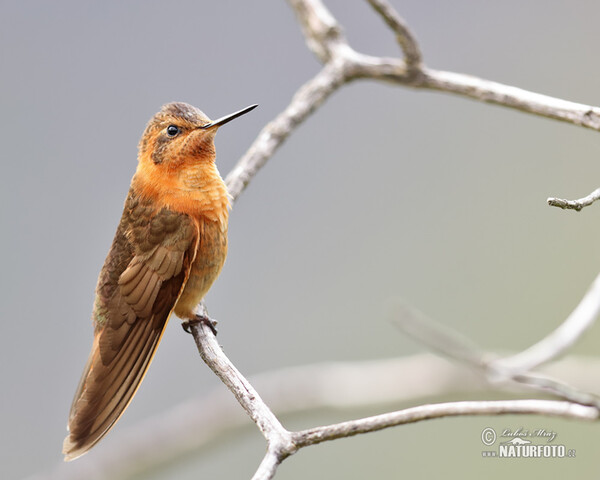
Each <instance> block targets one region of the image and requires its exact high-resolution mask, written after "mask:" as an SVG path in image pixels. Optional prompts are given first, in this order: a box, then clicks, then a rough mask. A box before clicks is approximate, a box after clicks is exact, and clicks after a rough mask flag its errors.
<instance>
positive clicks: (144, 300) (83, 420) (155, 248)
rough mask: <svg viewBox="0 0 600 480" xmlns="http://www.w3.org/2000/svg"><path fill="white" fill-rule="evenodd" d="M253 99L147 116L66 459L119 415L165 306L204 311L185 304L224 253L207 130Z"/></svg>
mask: <svg viewBox="0 0 600 480" xmlns="http://www.w3.org/2000/svg"><path fill="white" fill-rule="evenodd" d="M256 106H257V105H252V106H250V107H247V108H245V109H243V110H240V111H238V112H235V113H233V114H231V115H227V116H225V117H222V118H220V119H218V120H215V121H211V120H210V119H209V118H208V117H207V116H206V115H205V114H204V113H202V112H201V111H200V110H198V109H197V108H195V107H193V106H191V105H188V104H186V103H169V104H167V105H164V106H163V107H162V109H161V110H160V112H158V113H157V114H156V115H154V117H152V119H151V120H150V122H149V123H148V125H147V127H146V130H145V131H144V134H143V135H142V138H141V140H140V143H139V154H138V166H137V170H136V172H135V175H134V176H133V179H132V180H131V187H130V189H129V193H128V195H127V199H126V200H125V207H124V210H123V216H122V217H121V221H120V223H119V226H118V228H117V233H116V234H115V238H114V240H113V243H112V246H111V248H110V251H109V252H108V256H107V257H106V260H105V262H104V266H103V267H102V270H101V272H100V276H99V278H98V284H97V286H96V297H95V301H94V307H93V312H92V321H93V324H94V343H93V345H92V351H91V353H90V356H89V358H88V361H87V364H86V366H85V369H84V371H83V375H82V377H81V380H80V381H79V386H78V387H77V391H76V393H75V398H74V399H73V404H72V405H71V412H70V414H69V424H68V427H67V428H68V430H69V435H68V436H67V437H66V438H65V441H64V443H63V453H64V454H65V460H66V461H69V460H73V459H75V458H77V457H79V456H81V455H83V454H84V453H86V452H87V451H88V450H89V449H90V448H92V447H93V446H94V445H95V444H96V443H97V442H98V441H99V440H100V439H101V438H102V437H103V436H104V435H106V433H107V432H108V431H109V430H110V429H111V428H112V427H113V425H114V424H115V423H116V421H117V420H118V419H119V418H120V417H121V415H122V414H123V412H124V411H125V409H126V408H127V406H128V405H129V402H131V399H132V398H133V396H134V395H135V392H136V391H137V389H138V388H139V386H140V383H141V381H142V379H143V378H144V375H145V374H146V371H147V370H148V366H149V365H150V362H151V361H152V358H153V356H154V354H155V352H156V348H157V346H158V343H159V342H160V339H161V337H162V334H163V332H164V330H165V326H166V324H167V321H168V319H169V315H170V314H171V312H173V311H174V312H175V314H176V315H177V316H178V317H179V318H181V319H182V320H184V323H186V322H193V321H207V320H208V319H207V318H206V317H204V316H202V315H199V314H197V313H196V311H195V309H196V306H197V305H198V304H199V303H200V301H201V300H202V299H203V298H204V296H205V295H206V293H207V292H208V289H209V288H210V287H211V285H212V283H213V282H214V281H215V279H216V278H217V276H218V275H219V273H220V272H221V268H222V267H223V263H224V262H225V257H226V255H227V220H228V216H229V215H228V208H229V196H228V193H227V188H226V186H225V183H224V182H223V180H222V179H221V176H220V175H219V172H218V170H217V167H216V165H215V146H214V138H215V134H216V132H217V129H218V128H219V127H220V126H221V125H224V124H225V123H227V122H229V121H231V120H233V119H234V118H237V117H239V116H241V115H243V114H245V113H247V112H249V111H250V110H252V109H254V108H255V107H256Z"/></svg>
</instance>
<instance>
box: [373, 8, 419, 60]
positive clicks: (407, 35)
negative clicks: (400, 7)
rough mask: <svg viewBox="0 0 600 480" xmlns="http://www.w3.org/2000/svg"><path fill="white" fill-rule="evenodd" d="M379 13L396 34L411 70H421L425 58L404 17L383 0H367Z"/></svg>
mask: <svg viewBox="0 0 600 480" xmlns="http://www.w3.org/2000/svg"><path fill="white" fill-rule="evenodd" d="M367 1H368V2H369V3H370V4H371V6H372V7H373V8H374V9H375V11H376V12H377V13H379V15H381V17H382V18H383V19H384V20H385V23H387V25H388V27H390V28H391V29H392V31H393V32H394V33H395V34H396V41H397V42H398V44H399V45H400V47H401V48H402V52H403V53H404V61H405V62H406V66H407V68H408V69H409V70H416V71H419V70H420V69H421V64H422V63H423V58H422V55H421V49H420V48H419V43H418V42H417V39H416V38H415V36H414V34H413V33H412V32H411V30H410V28H409V27H408V25H407V23H406V22H405V21H404V19H403V18H402V17H401V16H400V15H399V14H398V12H396V10H394V9H393V8H392V6H391V5H390V4H389V3H388V2H386V1H383V0H367Z"/></svg>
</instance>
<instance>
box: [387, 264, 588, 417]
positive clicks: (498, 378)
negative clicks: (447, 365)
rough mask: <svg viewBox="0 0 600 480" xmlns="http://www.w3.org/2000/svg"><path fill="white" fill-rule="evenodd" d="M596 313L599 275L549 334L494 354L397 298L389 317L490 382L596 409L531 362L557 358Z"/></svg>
mask: <svg viewBox="0 0 600 480" xmlns="http://www.w3.org/2000/svg"><path fill="white" fill-rule="evenodd" d="M598 313H600V275H599V276H598V278H596V280H595V281H594V283H593V284H592V286H591V287H590V290H589V291H588V292H587V293H586V295H585V296H584V298H583V299H582V300H581V302H580V303H579V305H578V306H577V307H576V308H575V310H574V311H573V313H571V315H570V316H569V317H568V318H567V319H566V320H565V321H564V322H563V323H562V324H561V325H560V326H559V327H558V328H557V329H556V330H555V331H554V332H552V333H551V334H549V335H548V336H547V337H545V338H544V339H542V340H540V341H539V342H538V343H536V344H535V345H533V346H532V347H530V348H528V349H527V350H525V351H523V352H519V353H517V354H514V355H511V356H509V357H505V358H498V355H493V354H491V353H488V352H484V351H483V350H481V349H480V348H479V347H478V346H477V345H475V344H474V343H473V342H472V341H471V340H470V339H469V338H467V337H465V336H464V335H462V334H460V333H459V332H457V331H455V330H453V329H451V328H449V327H447V326H445V325H442V324H440V323H438V322H435V321H434V320H432V319H431V318H429V317H427V316H426V315H425V314H424V313H422V312H419V311H418V310H416V309H415V308H414V307H410V306H407V305H405V304H403V303H397V304H396V305H394V307H393V310H392V315H393V317H392V319H393V321H394V323H395V324H396V325H398V326H399V327H400V328H401V329H402V331H403V332H404V333H406V334H407V335H409V336H410V337H412V338H413V339H415V340H417V341H419V342H420V343H422V344H423V345H426V346H427V347H428V348H430V349H432V350H434V351H436V352H438V353H441V354H442V355H444V356H445V357H447V358H449V359H452V360H458V361H460V362H462V363H465V364H467V365H469V366H470V367H471V368H473V369H474V370H476V371H478V372H480V373H482V374H483V375H484V377H485V378H486V380H487V381H488V382H490V383H491V384H502V383H503V384H506V385H508V384H510V383H511V382H515V383H518V384H521V385H523V386H526V387H527V388H529V389H531V390H537V391H542V392H546V393H550V394H552V395H555V396H557V397H559V398H562V399H564V400H568V401H571V402H576V403H580V404H583V405H593V406H595V407H596V408H599V409H600V399H598V397H597V396H596V395H592V394H589V393H586V392H583V391H580V390H578V389H576V388H574V387H572V386H571V385H569V384H567V383H566V382H563V381H561V380H557V379H555V378H552V377H549V376H547V375H542V374H539V373H535V372H532V370H533V369H534V368H536V367H539V366H541V365H543V364H545V363H548V362H550V361H552V360H555V359H556V358H558V357H559V356H560V355H562V353H564V351H566V350H567V349H568V348H570V347H571V346H572V345H573V344H574V343H575V342H576V341H577V340H578V339H579V338H581V336H582V335H583V333H584V332H585V331H586V330H587V329H588V328H589V327H590V326H591V325H592V324H593V323H594V321H595V319H596V317H597V315H598Z"/></svg>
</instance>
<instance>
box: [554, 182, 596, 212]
mask: <svg viewBox="0 0 600 480" xmlns="http://www.w3.org/2000/svg"><path fill="white" fill-rule="evenodd" d="M597 200H600V188H597V189H596V190H594V191H593V192H592V193H590V194H589V195H588V196H587V197H583V198H580V199H578V200H566V199H563V198H554V197H550V198H548V200H547V202H548V205H550V206H551V207H560V208H562V209H563V210H564V209H567V210H577V211H578V212H579V211H581V210H582V209H583V208H585V207H589V206H590V205H591V204H592V203H594V202H595V201H597Z"/></svg>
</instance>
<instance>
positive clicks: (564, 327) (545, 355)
mask: <svg viewBox="0 0 600 480" xmlns="http://www.w3.org/2000/svg"><path fill="white" fill-rule="evenodd" d="M599 314H600V275H598V276H597V277H596V279H595V280H594V282H593V283H592V285H591V286H590V288H589V290H588V291H587V293H586V294H585V295H584V297H583V298H582V299H581V301H580V302H579V305H577V307H575V310H573V311H572V312H571V314H570V315H569V316H568V317H567V319H566V320H565V321H564V322H563V323H562V324H561V325H560V326H559V327H558V328H557V329H556V330H554V331H553V332H552V333H551V334H549V335H548V336H547V337H545V338H544V339H542V340H540V341H539V342H538V343H536V344H535V345H532V346H531V347H529V348H528V349H527V350H524V351H523V352H520V353H517V354H516V355H513V356H511V357H508V358H504V359H501V360H498V361H496V362H495V367H496V368H498V367H500V368H502V369H505V370H508V371H511V372H513V373H522V372H526V371H529V370H532V369H534V368H536V367H538V366H540V365H542V364H544V363H546V362H549V361H550V360H554V359H555V358H557V357H558V356H559V355H562V354H563V353H564V352H565V351H566V350H567V349H569V348H570V347H572V346H573V344H575V342H576V341H577V340H579V339H580V338H581V336H582V335H583V334H584V333H585V332H586V331H587V330H588V329H589V328H590V327H591V326H592V325H593V324H594V322H595V321H596V318H597V317H598V315H599Z"/></svg>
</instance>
